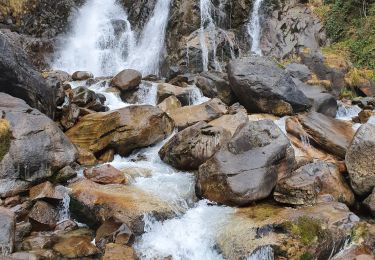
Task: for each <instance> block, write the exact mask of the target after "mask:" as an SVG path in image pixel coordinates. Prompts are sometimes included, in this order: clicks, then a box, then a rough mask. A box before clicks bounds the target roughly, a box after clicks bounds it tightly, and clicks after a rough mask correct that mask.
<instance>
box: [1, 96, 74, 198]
mask: <svg viewBox="0 0 375 260" xmlns="http://www.w3.org/2000/svg"><path fill="white" fill-rule="evenodd" d="M0 111H1V113H2V114H3V115H5V119H6V120H8V122H9V125H10V131H11V136H12V138H11V140H10V146H9V149H8V151H7V152H6V153H5V154H4V157H3V158H2V160H1V161H0V168H1V169H2V170H1V178H0V194H1V196H10V195H15V194H18V193H20V192H23V191H25V190H27V189H28V188H29V187H30V185H31V184H32V183H36V182H39V181H41V180H44V179H46V178H48V177H51V176H52V175H53V174H54V173H56V172H57V171H59V170H60V169H62V168H64V167H65V166H67V165H69V164H71V163H73V162H74V161H75V160H76V156H77V151H76V148H75V147H74V146H73V145H72V143H71V142H70V141H69V139H68V138H67V137H66V136H65V135H64V134H63V132H62V131H61V130H60V129H59V128H58V127H57V126H56V125H55V123H54V122H53V121H52V120H51V119H49V118H48V117H47V116H45V115H43V114H42V113H40V112H39V111H38V110H35V109H32V108H31V107H29V106H28V105H27V104H26V103H25V102H24V101H22V100H20V99H17V98H14V97H11V96H9V95H7V94H3V93H0Z"/></svg>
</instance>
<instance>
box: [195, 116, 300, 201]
mask: <svg viewBox="0 0 375 260" xmlns="http://www.w3.org/2000/svg"><path fill="white" fill-rule="evenodd" d="M293 163H294V153H293V151H291V146H290V144H289V141H288V139H287V138H286V136H285V135H284V134H283V133H282V132H281V130H280V129H279V128H278V127H277V126H276V125H275V124H274V123H273V122H271V121H267V120H264V121H258V122H253V123H247V124H245V125H243V126H242V127H240V128H239V129H238V130H237V132H236V134H235V135H234V136H233V137H232V139H231V140H230V141H229V143H228V144H227V145H224V146H223V147H222V148H221V149H220V150H219V151H218V152H217V153H216V154H215V155H214V156H213V157H212V158H211V159H209V160H208V161H207V162H206V163H204V164H203V165H202V166H200V168H199V174H198V179H197V184H196V186H197V189H198V190H197V192H198V194H199V195H201V196H203V197H205V198H208V199H210V200H212V201H216V202H219V203H223V204H227V205H246V204H249V203H251V202H253V201H256V200H260V199H264V198H266V197H268V196H269V195H270V194H271V191H272V189H273V188H274V187H275V186H276V182H277V180H278V178H279V176H287V175H288V174H289V173H290V171H291V168H292V167H293Z"/></svg>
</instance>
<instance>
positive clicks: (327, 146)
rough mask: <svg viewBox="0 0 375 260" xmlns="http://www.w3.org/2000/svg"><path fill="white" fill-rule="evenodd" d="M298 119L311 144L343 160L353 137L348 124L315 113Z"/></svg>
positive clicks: (300, 116) (352, 131)
mask: <svg viewBox="0 0 375 260" xmlns="http://www.w3.org/2000/svg"><path fill="white" fill-rule="evenodd" d="M298 119H299V121H300V123H301V124H302V126H303V128H304V130H305V131H306V133H307V134H308V136H307V138H308V139H310V142H311V143H315V144H317V145H318V146H319V147H321V148H322V149H324V150H325V151H327V152H330V153H332V154H333V155H336V156H338V157H340V158H342V159H343V158H345V154H346V150H347V149H348V147H349V144H350V141H351V140H352V139H353V136H354V130H353V128H352V126H351V125H350V124H348V123H346V122H343V121H341V120H338V119H334V118H331V117H327V116H325V115H323V114H320V113H316V112H310V113H308V114H303V115H299V116H298Z"/></svg>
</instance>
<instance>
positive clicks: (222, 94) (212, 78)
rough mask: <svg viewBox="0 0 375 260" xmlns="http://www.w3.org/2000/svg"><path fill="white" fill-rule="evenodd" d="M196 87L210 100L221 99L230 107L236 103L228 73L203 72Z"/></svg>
mask: <svg viewBox="0 0 375 260" xmlns="http://www.w3.org/2000/svg"><path fill="white" fill-rule="evenodd" d="M196 85H197V87H198V88H200V90H201V91H202V93H203V95H204V96H206V97H209V98H219V99H220V100H222V101H223V102H224V103H225V104H227V105H228V106H230V105H232V104H233V103H235V101H236V96H235V95H234V93H233V91H232V89H231V87H230V85H229V82H228V76H227V74H226V73H223V72H218V71H207V72H202V73H201V74H200V75H199V76H197V78H196Z"/></svg>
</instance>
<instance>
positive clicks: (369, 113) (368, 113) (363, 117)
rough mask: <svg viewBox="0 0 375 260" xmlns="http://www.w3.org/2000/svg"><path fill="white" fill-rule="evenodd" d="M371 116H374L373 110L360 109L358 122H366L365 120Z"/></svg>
mask: <svg viewBox="0 0 375 260" xmlns="http://www.w3.org/2000/svg"><path fill="white" fill-rule="evenodd" d="M373 116H375V111H373V110H367V109H365V110H362V111H361V112H359V114H358V118H359V122H360V123H361V124H366V123H367V121H368V120H369V119H370V118H371V117H373Z"/></svg>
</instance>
